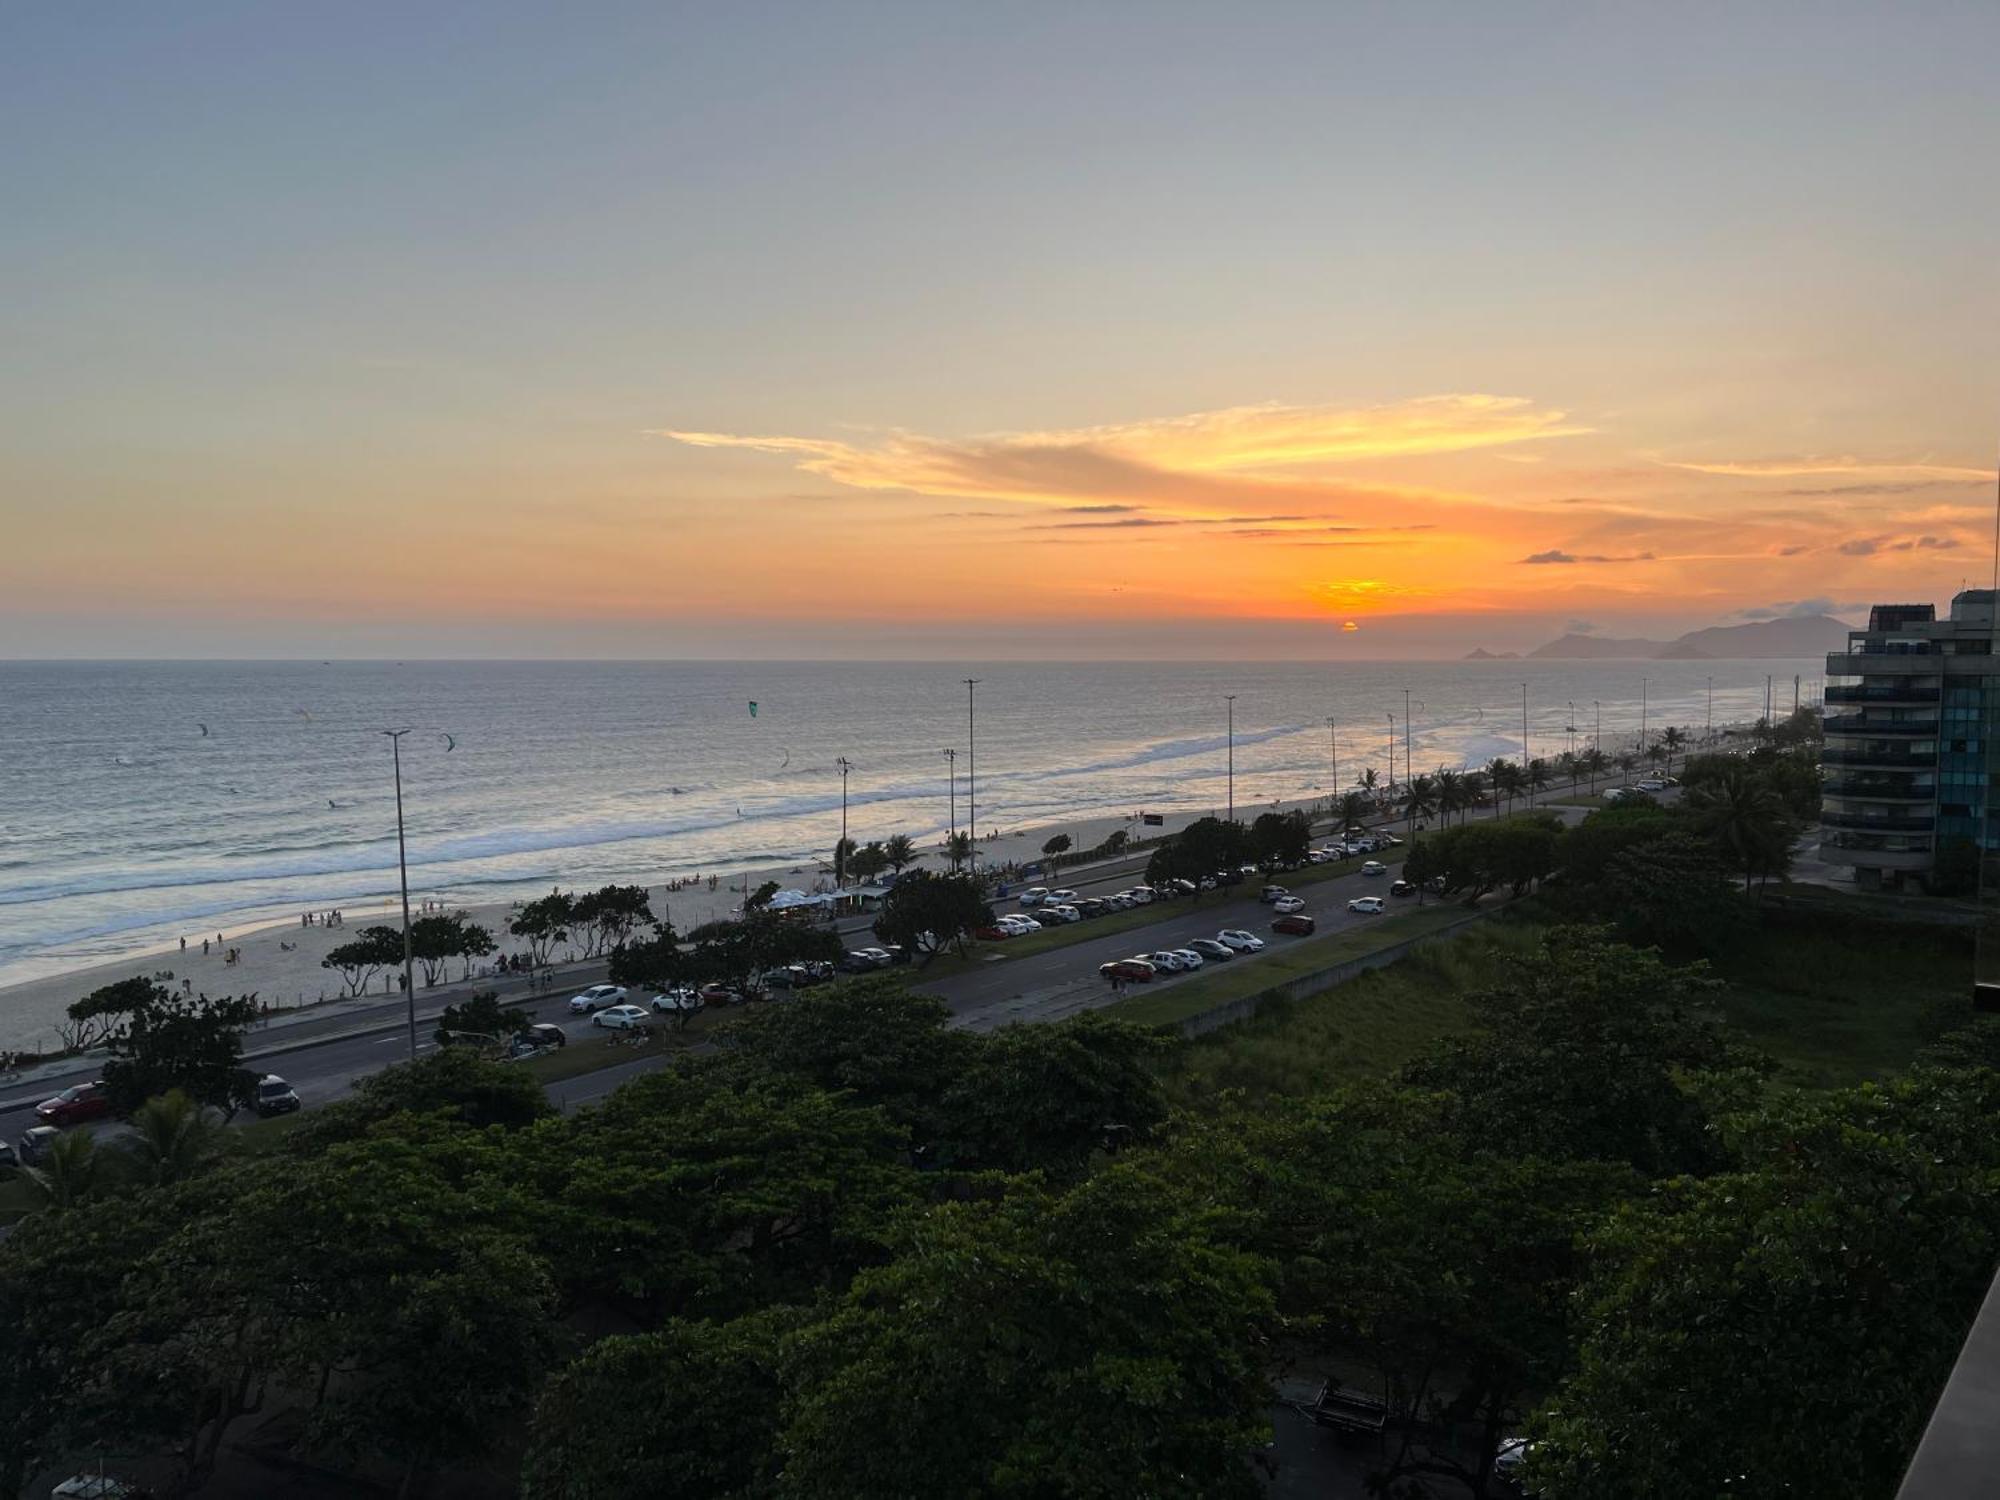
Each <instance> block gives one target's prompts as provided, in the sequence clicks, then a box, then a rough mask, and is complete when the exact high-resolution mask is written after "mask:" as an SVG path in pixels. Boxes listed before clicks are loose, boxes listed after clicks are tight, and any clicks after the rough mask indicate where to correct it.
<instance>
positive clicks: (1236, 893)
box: [917, 848, 1409, 983]
mask: <svg viewBox="0 0 2000 1500" xmlns="http://www.w3.org/2000/svg"><path fill="white" fill-rule="evenodd" d="M1408 852H1409V851H1408V849H1407V848H1404V849H1387V850H1384V851H1383V852H1382V853H1380V854H1371V855H1367V856H1365V858H1368V859H1374V860H1378V861H1380V862H1381V863H1382V864H1384V865H1387V866H1389V867H1390V868H1391V869H1394V868H1395V867H1396V866H1398V865H1400V864H1401V863H1402V862H1403V856H1404V855H1405V854H1407V853H1408ZM1361 864H1362V860H1361V859H1360V858H1355V859H1349V860H1340V861H1336V862H1334V863H1331V864H1324V865H1307V866H1306V867H1305V868H1304V869H1303V870H1281V871H1279V872H1278V873H1277V874H1276V875H1273V876H1271V877H1269V878H1268V879H1266V878H1265V877H1263V876H1253V875H1246V876H1244V877H1243V883H1242V884H1241V885H1234V886H1227V887H1225V888H1224V889H1223V890H1221V891H1204V892H1202V894H1201V896H1200V898H1199V899H1198V901H1196V902H1194V903H1192V904H1191V903H1190V902H1189V901H1188V900H1187V899H1186V898H1185V897H1183V898H1182V899H1181V900H1178V901H1155V902H1153V903H1152V904H1151V905H1150V906H1134V907H1128V908H1127V909H1126V910H1124V911H1114V912H1111V913H1109V914H1108V915H1106V916H1102V917H1086V918H1084V919H1083V920H1082V921H1081V922H1065V923H1064V924H1063V925H1062V926H1060V927H1046V928H1043V929H1042V931H1040V932H1031V933H1029V934H1028V935H1027V936H1026V937H1017V938H1009V939H1007V941H1005V942H1004V943H980V944H978V945H976V946H975V947H974V948H973V950H972V952H971V953H970V954H969V955H968V956H966V957H965V958H957V957H954V956H953V955H951V954H948V953H947V954H942V955H940V956H939V957H937V958H935V959H933V960H931V962H930V964H929V965H928V966H926V967H925V968H922V969H920V970H918V971H917V973H918V974H919V975H920V976H921V978H920V980H919V981H918V982H920V983H929V982H931V981H933V980H938V979H944V978H948V977H949V976H951V975H953V974H963V973H965V972H967V971H968V970H970V969H975V968H981V967H984V966H985V965H987V964H990V963H998V962H1000V961H1002V960H1005V959H1010V958H1033V957H1034V956H1035V955H1036V954H1037V953H1047V952H1049V951H1050V950H1052V949H1055V948H1067V947H1069V946H1070V944H1072V943H1081V942H1084V941H1086V940H1087V939H1089V938H1099V937H1108V936H1110V935H1111V934H1112V933H1114V932H1131V931H1134V930H1136V929H1138V928H1141V927H1150V926H1152V925H1153V923H1155V922H1161V921H1165V920H1166V919H1167V918H1168V917H1173V916H1179V915H1181V914H1183V913H1185V912H1190V911H1200V910H1201V909H1202V907H1204V906H1214V905H1216V904H1218V901H1219V900H1233V899H1236V898H1238V897H1240V896H1242V895H1243V893H1244V892H1246V891H1248V892H1249V893H1250V894H1251V895H1253V896H1254V895H1256V894H1257V892H1258V891H1261V890H1262V889H1263V888H1264V887H1265V886H1266V885H1281V886H1283V887H1284V888H1285V889H1286V890H1288V891H1294V892H1296V891H1299V890H1301V889H1303V888H1305V887H1308V886H1314V885H1318V884H1319V883H1320V882H1322V881H1326V880H1333V879H1336V878H1337V877H1339V876H1342V875H1353V874H1355V873H1357V872H1358V871H1359V870H1360V869H1361ZM1132 883H1133V884H1134V885H1138V884H1140V883H1141V881H1140V879H1139V878H1138V877H1136V876H1135V877H1134V878H1133V881H1132ZM1386 892H1387V885H1386V877H1385V884H1384V887H1383V890H1382V891H1380V892H1377V891H1370V892H1368V894H1370V895H1379V894H1386ZM995 908H996V911H997V910H1002V909H1004V908H1002V907H1001V906H1000V904H999V903H995ZM1029 915H1030V916H1032V915H1034V913H1033V912H1032V911H1030V912H1029Z"/></svg>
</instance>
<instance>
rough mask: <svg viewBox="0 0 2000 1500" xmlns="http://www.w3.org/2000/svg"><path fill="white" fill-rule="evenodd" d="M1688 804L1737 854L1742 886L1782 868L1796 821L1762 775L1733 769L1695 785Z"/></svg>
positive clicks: (1709, 833) (1702, 826)
mask: <svg viewBox="0 0 2000 1500" xmlns="http://www.w3.org/2000/svg"><path fill="white" fill-rule="evenodd" d="M1686 805H1687V809H1688V812H1689V815H1690V816H1691V817H1692V818H1693V820H1694V826H1695V827H1696V828H1697V829H1698V830H1700V832H1701V833H1702V834H1704V835H1705V836H1706V837H1708V838H1711V839H1713V840H1715V842H1716V843H1718V844H1720V845H1721V846H1722V847H1723V848H1725V849H1727V850H1728V851H1729V852H1730V853H1731V854H1732V855H1734V856H1735V858H1736V862H1737V864H1738V866H1739V867H1740V868H1741V869H1742V871H1743V889H1744V890H1745V891H1746V892H1747V891H1748V890H1749V889H1750V881H1751V878H1752V877H1753V876H1759V875H1761V876H1762V877H1763V878H1764V879H1766V880H1768V879H1770V877H1771V875H1772V874H1773V873H1774V872H1776V871H1779V870H1782V869H1784V867H1785V860H1786V856H1787V855H1789V854H1790V853H1791V847H1792V831H1793V830H1792V820H1791V818H1790V816H1789V815H1788V814H1787V813H1786V811H1785V803H1784V799H1783V798H1782V797H1780V796H1779V795H1778V793H1777V791H1776V789H1775V788H1773V787H1772V786H1771V784H1770V783H1769V782H1767V781H1766V780H1764V779H1763V778H1762V777H1760V776H1751V775H1748V774H1746V773H1745V772H1743V771H1741V770H1732V771H1730V772H1729V773H1728V774H1727V775H1726V776H1723V777H1721V778H1720V779H1718V780H1715V781H1705V782H1703V783H1701V784H1700V785H1699V786H1691V787H1689V788H1688V791H1687V799H1686Z"/></svg>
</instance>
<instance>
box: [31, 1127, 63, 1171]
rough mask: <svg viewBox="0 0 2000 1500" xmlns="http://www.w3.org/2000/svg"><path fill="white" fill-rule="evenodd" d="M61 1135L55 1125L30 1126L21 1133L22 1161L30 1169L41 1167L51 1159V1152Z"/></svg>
mask: <svg viewBox="0 0 2000 1500" xmlns="http://www.w3.org/2000/svg"><path fill="white" fill-rule="evenodd" d="M61 1135H62V1132H61V1131H60V1130H58V1129H56V1128H55V1126H53V1125H30V1126H29V1127H28V1128H27V1129H26V1130H24V1131H22V1132H21V1161H22V1162H23V1163H24V1164H25V1165H27V1166H30V1167H34V1166H40V1165H41V1164H42V1163H43V1162H45V1161H47V1160H48V1159H49V1151H50V1149H51V1148H52V1147H54V1145H55V1143H56V1141H57V1139H58V1138H59V1137H60V1136H61Z"/></svg>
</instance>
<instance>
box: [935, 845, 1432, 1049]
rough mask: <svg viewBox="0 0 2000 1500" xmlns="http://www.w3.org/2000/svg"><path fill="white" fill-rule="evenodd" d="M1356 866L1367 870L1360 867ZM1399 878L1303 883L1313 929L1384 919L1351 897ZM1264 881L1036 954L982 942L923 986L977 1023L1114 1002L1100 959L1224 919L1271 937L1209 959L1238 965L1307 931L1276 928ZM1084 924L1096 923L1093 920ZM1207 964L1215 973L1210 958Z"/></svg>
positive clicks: (1164, 943) (1144, 949)
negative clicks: (964, 960)
mask: <svg viewBox="0 0 2000 1500" xmlns="http://www.w3.org/2000/svg"><path fill="white" fill-rule="evenodd" d="M1356 868H1357V871H1358V868H1359V867H1358V866H1357V867H1356ZM1395 878H1396V875H1395V871H1394V870H1391V871H1390V873H1389V874H1387V875H1374V876H1368V875H1361V874H1359V873H1355V874H1348V875H1335V876H1333V877H1331V878H1329V879H1325V880H1318V881H1314V882H1313V883H1312V884H1310V885H1303V886H1300V887H1299V888H1298V891H1297V894H1298V895H1299V897H1300V898H1301V899H1302V900H1304V902H1305V903H1306V913H1307V915H1309V916H1310V917H1312V919H1313V921H1314V922H1315V923H1316V924H1317V926H1318V932H1316V933H1315V934H1314V935H1315V936H1322V935H1324V934H1326V933H1331V932H1340V931H1343V930H1345V929H1347V928H1349V927H1358V926H1361V925H1362V924H1364V923H1368V922H1379V921H1381V920H1382V918H1381V917H1375V916H1363V915H1360V914H1358V913H1354V912H1350V911H1348V909H1347V903H1348V900H1349V898H1350V897H1354V896H1381V897H1384V898H1388V897H1389V883H1390V882H1391V881H1392V880H1394V879H1395ZM1277 883H1278V884H1279V885H1283V884H1285V877H1284V876H1283V875H1279V876H1278V877H1277ZM1079 888H1080V887H1079ZM1262 888H1263V882H1262V881H1261V880H1259V879H1255V878H1246V879H1245V880H1244V882H1243V884H1242V885H1240V886H1233V887H1230V888H1229V889H1228V891H1227V892H1226V893H1225V892H1209V893H1208V894H1206V895H1204V896H1202V897H1201V899H1200V900H1199V901H1194V902H1189V901H1169V902H1156V903H1155V904H1154V905H1153V906H1151V907H1149V908H1147V909H1148V911H1156V912H1158V913H1159V914H1160V915H1159V919H1158V920H1157V921H1153V922H1148V923H1147V924H1146V925H1144V926H1143V927H1133V928H1127V929H1125V930H1124V931H1121V932H1114V933H1108V934H1106V935H1105V936H1103V937H1085V938H1083V939H1082V940H1081V941H1079V942H1075V943H1071V944H1069V945H1068V946H1066V947H1061V948H1052V949H1049V950H1047V951H1046V952H1042V953H1036V954H1033V955H1031V956H1029V957H1027V958H1020V959H1014V958H1007V957H1004V956H1003V955H1004V954H1005V953H1006V946H1005V945H1004V944H1000V945H995V946H994V947H992V948H990V949H989V948H981V949H979V950H977V951H979V952H980V953H982V954H985V953H990V954H991V955H992V956H991V957H989V958H986V959H985V960H984V961H983V962H982V963H980V964H979V965H978V966H977V967H975V968H973V969H971V970H969V971H966V972H963V973H958V974H953V975H951V976H949V977H948V978H944V979H940V980H937V981H935V982H934V983H926V982H925V981H924V980H923V979H922V978H921V977H919V978H917V979H916V980H915V981H914V983H915V987H916V988H917V989H920V990H922V991H924V992H925V993H927V994H933V995H937V996H939V997H940V998H941V999H943V1000H944V1002H945V1004H946V1005H948V1006H950V1008H951V1012H952V1015H953V1017H954V1019H955V1020H956V1022H957V1024H959V1025H961V1026H964V1027H967V1028H969V1029H970V1030H974V1031H990V1030H992V1029H993V1028H994V1027H996V1026H1005V1025H1007V1024H1008V1023H1009V1022H1011V1021H1055V1020H1060V1019H1062V1018H1063V1017H1064V1016H1071V1015H1075V1014H1077V1013H1078V1012H1079V1011H1085V1010H1092V1009H1095V1008H1096V1007H1098V1006H1102V1005H1107V1004H1109V1003H1110V1001H1111V999H1112V998H1113V997H1112V993H1111V986H1110V985H1109V984H1108V983H1107V982H1106V981H1105V980H1103V979H1101V978H1099V977H1098V973H1097V966H1098V965H1099V964H1104V963H1109V962H1110V961H1111V960H1112V959H1115V958H1130V957H1132V956H1133V955H1134V954H1140V953H1148V952H1151V951H1153V950H1154V949H1158V948H1185V947H1186V946H1187V944H1188V941H1189V939H1191V938H1198V937H1209V938H1212V937H1214V936H1215V934H1216V933H1217V932H1218V931H1220V930H1221V929H1222V928H1225V927H1240V928H1242V929H1244V930H1245V931H1247V932H1252V933H1255V934H1256V935H1257V936H1258V937H1260V938H1262V939H1263V940H1264V942H1265V945H1266V946H1265V949H1264V951H1263V953H1251V954H1240V955H1238V956H1237V957H1235V958H1231V959H1210V960H1209V961H1208V962H1209V964H1210V965H1215V964H1226V965H1227V966H1228V967H1229V968H1230V969H1232V970H1234V969H1236V968H1239V967H1241V966H1243V965H1245V964H1255V963H1258V962H1259V961H1260V960H1262V959H1264V958H1266V957H1269V956H1270V955H1272V954H1275V953H1278V952H1281V951H1283V949H1284V948H1285V946H1286V945H1287V944H1290V943H1297V942H1303V941H1306V940H1305V939H1302V938H1295V937H1287V936H1285V935H1283V934H1281V933H1275V932H1272V931H1271V918H1272V917H1273V916H1274V915H1275V913H1273V912H1272V910H1271V908H1270V907H1268V906H1265V905H1264V904H1263V903H1262V902H1260V901H1259V900H1258V899H1257V893H1258V892H1259V891H1260V890H1261V889H1262ZM1004 904H1005V903H996V905H1004ZM1387 905H1388V910H1389V911H1391V912H1393V911H1400V910H1403V909H1406V908H1408V907H1413V906H1415V905H1416V901H1415V899H1414V898H1406V899H1403V900H1395V899H1388V901H1387ZM1084 930H1085V931H1088V927H1087V926H1086V928H1085V929H1084ZM1198 972H1200V973H1207V972H1208V966H1206V965H1205V966H1204V967H1203V968H1202V969H1201V970H1200V971H1198ZM1193 977H1194V976H1193V975H1191V974H1175V975H1170V976H1167V977H1165V978H1161V979H1155V980H1154V981H1153V982H1152V983H1151V984H1139V985H1134V986H1132V988H1131V990H1130V991H1128V993H1132V994H1141V995H1144V994H1151V993H1153V992H1154V991H1156V990H1165V989H1171V988H1172V987H1173V986H1174V985H1175V984H1176V983H1179V982H1181V981H1183V980H1186V979H1191V978H1193Z"/></svg>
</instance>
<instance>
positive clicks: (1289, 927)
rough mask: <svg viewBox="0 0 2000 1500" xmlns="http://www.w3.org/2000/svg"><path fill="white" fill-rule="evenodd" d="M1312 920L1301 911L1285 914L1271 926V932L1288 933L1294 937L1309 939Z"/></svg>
mask: <svg viewBox="0 0 2000 1500" xmlns="http://www.w3.org/2000/svg"><path fill="white" fill-rule="evenodd" d="M1312 930H1313V919H1312V918H1311V917H1309V916H1307V915H1306V914H1305V913H1304V912H1302V911H1294V912H1287V913H1286V914H1285V915H1284V916H1282V917H1279V918H1278V919H1277V920H1276V921H1275V922H1273V923H1272V924H1271V931H1273V932H1289V933H1291V934H1293V935H1294V936H1296V937H1310V936H1311V935H1312Z"/></svg>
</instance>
